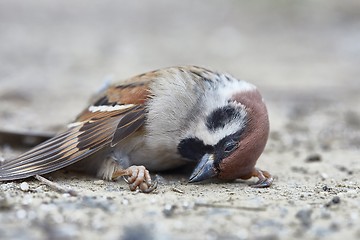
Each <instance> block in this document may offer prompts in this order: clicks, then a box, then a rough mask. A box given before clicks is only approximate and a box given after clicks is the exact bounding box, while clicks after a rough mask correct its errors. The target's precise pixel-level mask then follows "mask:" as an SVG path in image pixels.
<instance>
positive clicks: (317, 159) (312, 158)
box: [305, 153, 321, 162]
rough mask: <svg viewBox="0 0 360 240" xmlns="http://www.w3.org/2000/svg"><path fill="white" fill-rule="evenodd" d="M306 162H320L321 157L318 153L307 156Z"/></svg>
mask: <svg viewBox="0 0 360 240" xmlns="http://www.w3.org/2000/svg"><path fill="white" fill-rule="evenodd" d="M305 161H306V162H320V161H321V155H320V154H318V153H314V154H311V155H309V156H307V158H306V160H305Z"/></svg>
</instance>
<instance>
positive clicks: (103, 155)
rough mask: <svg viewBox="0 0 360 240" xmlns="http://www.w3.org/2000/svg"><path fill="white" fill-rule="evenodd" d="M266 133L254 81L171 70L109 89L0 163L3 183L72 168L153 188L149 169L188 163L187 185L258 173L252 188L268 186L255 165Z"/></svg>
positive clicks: (269, 178) (265, 116) (198, 70)
mask: <svg viewBox="0 0 360 240" xmlns="http://www.w3.org/2000/svg"><path fill="white" fill-rule="evenodd" d="M268 135H269V118H268V112H267V107H266V104H265V102H264V99H263V98H262V96H261V94H260V92H259V90H258V89H257V87H256V86H255V85H253V84H251V83H249V82H247V81H245V80H241V79H237V78H235V77H233V76H232V75H230V74H228V73H222V72H218V71H213V70H210V69H206V68H203V67H198V66H176V67H168V68H163V69H159V70H155V71H151V72H147V73H143V74H140V75H137V76H135V77H132V78H129V79H127V80H123V81H121V82H119V83H117V84H116V83H115V84H112V85H110V86H108V87H107V88H106V89H105V90H103V91H102V92H101V93H100V94H99V95H98V96H97V98H95V99H94V101H92V104H90V105H89V106H88V107H87V108H86V109H85V110H83V111H82V112H81V113H80V114H79V115H78V116H77V117H76V119H75V121H73V122H72V123H70V124H69V125H67V128H66V129H65V130H63V131H61V132H60V133H59V134H57V135H55V136H54V137H52V138H50V139H49V140H47V141H45V142H43V143H40V144H39V145H37V146H35V147H34V148H32V149H30V150H29V151H27V152H25V153H23V154H21V155H20V156H18V157H15V158H13V159H8V160H5V161H2V162H0V181H12V180H17V179H24V178H28V177H31V176H35V175H43V174H47V173H50V172H53V171H56V170H59V169H62V168H65V167H70V168H71V169H75V170H78V171H83V172H86V173H89V174H93V175H95V176H97V177H99V178H102V179H104V180H117V179H118V178H120V177H123V178H124V180H125V181H126V182H127V183H128V184H129V187H130V190H132V191H134V190H136V189H139V190H140V191H142V192H151V191H153V190H154V189H155V188H156V187H157V184H155V182H156V181H152V179H151V175H150V172H151V171H163V170H169V169H175V168H177V167H180V166H183V165H186V164H189V163H193V165H194V166H195V167H194V169H193V172H192V174H191V175H190V178H189V180H188V181H189V183H195V182H201V181H205V180H210V181H211V179H223V180H236V179H245V180H246V179H249V178H251V177H256V178H258V181H257V182H256V183H254V184H252V186H253V187H256V188H261V187H269V186H270V185H271V184H272V182H273V176H272V175H271V174H270V173H269V172H268V171H265V170H261V169H259V168H257V167H256V166H255V165H256V162H257V160H258V158H259V157H260V155H261V154H262V153H263V150H264V148H265V146H266V142H267V139H268ZM156 183H157V182H156Z"/></svg>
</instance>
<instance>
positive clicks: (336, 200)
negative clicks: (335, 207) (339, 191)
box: [331, 196, 340, 204]
mask: <svg viewBox="0 0 360 240" xmlns="http://www.w3.org/2000/svg"><path fill="white" fill-rule="evenodd" d="M331 202H332V203H333V204H339V203H340V198H339V197H338V196H335V197H333V199H332V200H331Z"/></svg>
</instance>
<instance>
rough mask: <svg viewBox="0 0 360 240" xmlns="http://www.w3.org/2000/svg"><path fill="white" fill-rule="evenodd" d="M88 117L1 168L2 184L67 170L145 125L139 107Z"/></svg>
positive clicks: (0, 178) (95, 113)
mask: <svg viewBox="0 0 360 240" xmlns="http://www.w3.org/2000/svg"><path fill="white" fill-rule="evenodd" d="M86 114H87V115H88V120H87V121H84V122H82V123H79V124H78V125H75V126H73V127H71V128H70V129H68V130H67V131H66V132H64V133H62V134H60V135H58V136H56V137H54V138H52V139H49V140H48V141H46V142H44V143H42V144H40V145H38V146H37V147H35V148H33V149H32V150H30V151H28V152H26V153H24V154H23V155H21V156H19V157H17V158H15V159H12V160H8V161H5V162H4V163H2V164H0V181H4V180H15V179H21V178H26V177H30V176H33V175H35V174H45V173H49V172H52V171H55V170H57V169H60V168H63V167H66V166H68V165H70V164H73V163H75V162H77V161H79V160H81V159H83V158H85V157H87V156H89V155H91V154H93V153H94V152H96V151H98V150H99V149H101V148H103V147H104V146H106V145H108V144H109V143H112V145H115V144H116V143H118V142H120V141H121V140H122V139H124V138H126V137H127V136H129V135H130V134H131V133H133V132H134V131H136V130H137V129H138V128H139V127H141V125H142V124H143V122H144V107H143V106H138V105H132V106H131V107H129V108H121V109H118V110H113V111H103V112H100V111H98V112H94V113H93V114H91V112H87V113H86ZM124 118H125V121H123V119H124Z"/></svg>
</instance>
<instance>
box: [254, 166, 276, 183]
mask: <svg viewBox="0 0 360 240" xmlns="http://www.w3.org/2000/svg"><path fill="white" fill-rule="evenodd" d="M252 177H257V178H258V179H259V181H257V182H256V183H255V184H253V185H251V186H252V187H254V188H266V187H270V185H271V183H272V182H273V181H274V178H273V177H272V176H271V174H270V173H269V172H267V171H264V170H260V169H258V168H254V170H253V172H252Z"/></svg>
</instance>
